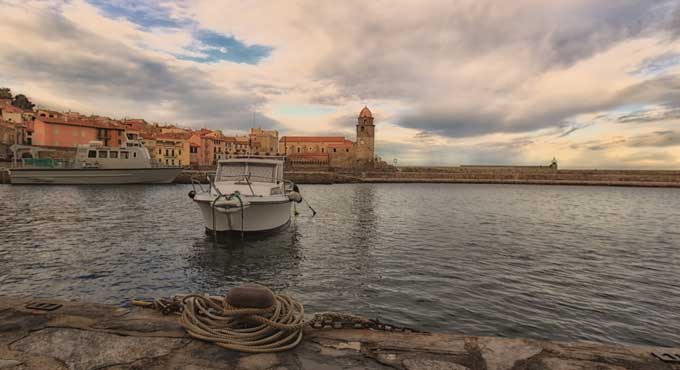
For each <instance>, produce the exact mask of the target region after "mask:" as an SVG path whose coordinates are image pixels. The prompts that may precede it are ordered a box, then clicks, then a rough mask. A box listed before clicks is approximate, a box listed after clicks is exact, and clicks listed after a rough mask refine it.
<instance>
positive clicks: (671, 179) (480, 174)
mask: <svg viewBox="0 0 680 370" xmlns="http://www.w3.org/2000/svg"><path fill="white" fill-rule="evenodd" d="M212 173H214V170H185V171H183V172H182V173H181V174H180V175H179V176H178V177H177V179H176V180H175V183H179V184H190V183H191V180H192V179H194V180H195V181H199V182H201V183H207V176H208V175H209V174H212ZM285 176H286V179H289V180H291V181H293V182H295V183H297V184H343V183H472V184H535V185H600V186H647V187H674V188H680V171H655V170H553V169H550V168H545V167H543V168H532V167H523V168H503V167H402V168H399V169H398V170H393V171H363V172H358V171H357V172H336V171H323V170H302V171H301V170H292V171H291V170H289V171H286V173H285ZM9 182H10V179H9V173H8V171H7V169H5V168H2V167H1V166H0V184H8V183H9Z"/></svg>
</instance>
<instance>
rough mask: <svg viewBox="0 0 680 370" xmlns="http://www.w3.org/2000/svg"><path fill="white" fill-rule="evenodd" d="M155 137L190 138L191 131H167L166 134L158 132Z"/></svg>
mask: <svg viewBox="0 0 680 370" xmlns="http://www.w3.org/2000/svg"><path fill="white" fill-rule="evenodd" d="M154 137H155V138H156V139H176V140H188V139H189V138H190V137H191V133H189V132H166V133H164V134H157V135H155V136H154Z"/></svg>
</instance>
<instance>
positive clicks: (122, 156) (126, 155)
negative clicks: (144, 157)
mask: <svg viewBox="0 0 680 370" xmlns="http://www.w3.org/2000/svg"><path fill="white" fill-rule="evenodd" d="M120 157H121V158H122V159H128V158H130V153H128V152H120Z"/></svg>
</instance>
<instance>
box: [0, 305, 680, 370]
mask: <svg viewBox="0 0 680 370" xmlns="http://www.w3.org/2000/svg"><path fill="white" fill-rule="evenodd" d="M35 301H36V300H35V299H31V298H28V297H7V296H0V369H22V370H25V369H55V370H66V369H69V370H89V369H104V368H106V369H110V370H128V369H129V370H131V369H149V370H154V369H194V370H196V369H207V370H211V369H213V370H217V369H237V370H265V369H278V370H302V369H326V370H334V369H348V368H362V369H385V370H387V369H402V370H419V369H440V370H441V369H448V370H520V369H532V370H566V369H580V370H642V369H644V370H671V369H677V365H673V364H670V363H667V362H663V361H661V360H659V359H657V358H655V357H654V356H653V355H652V352H655V353H672V354H673V353H674V354H680V348H659V347H649V346H620V345H610V344H597V343H592V342H571V343H567V342H550V341H540V340H529V339H511V338H496V337H475V336H466V335H459V334H448V333H395V332H381V331H371V330H365V329H342V330H335V329H321V330H316V329H306V330H305V338H304V340H303V342H302V344H301V345H300V346H298V347H297V348H295V349H294V350H291V351H288V352H282V353H277V354H245V353H238V352H233V351H229V350H225V349H222V348H220V347H217V346H215V345H213V344H209V343H205V342H202V341H198V340H194V339H191V338H189V337H188V336H187V335H186V334H185V333H184V330H183V329H182V327H181V326H180V325H179V324H178V322H177V316H174V315H168V316H164V315H162V314H161V313H159V312H157V311H154V310H151V309H144V308H139V307H129V308H128V307H118V306H114V305H105V304H96V303H78V302H66V301H55V300H44V299H41V300H40V302H49V303H57V304H61V305H62V306H61V307H60V308H58V309H56V310H54V311H51V312H47V311H39V310H30V309H27V308H26V304H28V303H29V302H35Z"/></svg>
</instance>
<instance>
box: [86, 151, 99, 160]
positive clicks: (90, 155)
mask: <svg viewBox="0 0 680 370" xmlns="http://www.w3.org/2000/svg"><path fill="white" fill-rule="evenodd" d="M87 158H97V151H96V150H90V151H89V152H87Z"/></svg>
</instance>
